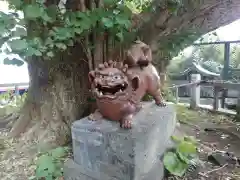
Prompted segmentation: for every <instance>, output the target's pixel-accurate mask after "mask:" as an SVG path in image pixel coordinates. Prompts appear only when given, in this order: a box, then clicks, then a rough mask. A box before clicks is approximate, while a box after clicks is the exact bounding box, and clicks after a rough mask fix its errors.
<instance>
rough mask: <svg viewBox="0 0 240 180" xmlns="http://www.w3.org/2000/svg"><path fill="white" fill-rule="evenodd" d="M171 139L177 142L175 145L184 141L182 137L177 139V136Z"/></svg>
mask: <svg viewBox="0 0 240 180" xmlns="http://www.w3.org/2000/svg"><path fill="white" fill-rule="evenodd" d="M171 139H172V140H173V141H174V142H175V143H180V142H181V141H182V140H183V139H182V138H181V137H177V136H171Z"/></svg>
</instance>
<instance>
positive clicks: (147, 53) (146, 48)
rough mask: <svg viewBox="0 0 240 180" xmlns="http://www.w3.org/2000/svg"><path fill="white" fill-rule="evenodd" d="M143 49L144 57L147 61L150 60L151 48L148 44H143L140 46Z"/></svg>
mask: <svg viewBox="0 0 240 180" xmlns="http://www.w3.org/2000/svg"><path fill="white" fill-rule="evenodd" d="M142 50H143V54H144V56H145V57H146V59H147V60H148V62H151V61H152V50H151V48H150V46H148V45H145V46H143V47H142Z"/></svg>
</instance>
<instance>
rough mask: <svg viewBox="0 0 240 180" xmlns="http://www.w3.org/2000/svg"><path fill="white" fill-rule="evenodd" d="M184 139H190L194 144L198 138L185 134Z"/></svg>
mask: <svg viewBox="0 0 240 180" xmlns="http://www.w3.org/2000/svg"><path fill="white" fill-rule="evenodd" d="M184 141H188V142H191V143H193V144H194V145H196V144H197V140H196V139H195V138H194V137H193V136H184Z"/></svg>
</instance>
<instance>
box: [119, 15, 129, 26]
mask: <svg viewBox="0 0 240 180" xmlns="http://www.w3.org/2000/svg"><path fill="white" fill-rule="evenodd" d="M116 23H117V24H119V25H121V26H122V25H123V26H124V27H126V28H129V27H130V26H131V25H132V24H131V22H130V21H129V20H128V18H127V17H125V16H120V15H119V16H117V17H116Z"/></svg>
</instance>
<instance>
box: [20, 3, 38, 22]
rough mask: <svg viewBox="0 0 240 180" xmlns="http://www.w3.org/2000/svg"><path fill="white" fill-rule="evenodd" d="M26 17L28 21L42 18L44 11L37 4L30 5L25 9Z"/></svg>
mask: <svg viewBox="0 0 240 180" xmlns="http://www.w3.org/2000/svg"><path fill="white" fill-rule="evenodd" d="M24 15H25V18H27V19H36V18H38V17H41V15H42V10H41V8H40V7H39V6H38V5H37V4H30V5H27V6H26V7H25V9H24Z"/></svg>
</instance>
